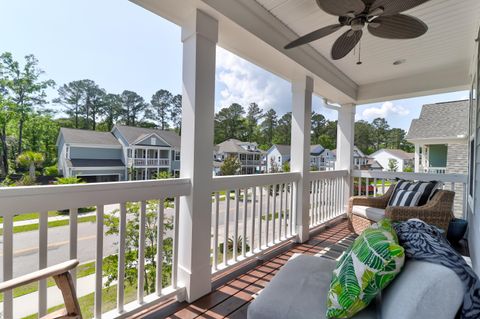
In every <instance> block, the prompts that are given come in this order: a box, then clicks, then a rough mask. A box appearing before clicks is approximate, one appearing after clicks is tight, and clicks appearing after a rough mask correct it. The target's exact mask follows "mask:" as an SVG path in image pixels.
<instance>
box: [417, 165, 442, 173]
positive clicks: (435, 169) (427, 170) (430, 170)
mask: <svg viewBox="0 0 480 319" xmlns="http://www.w3.org/2000/svg"><path fill="white" fill-rule="evenodd" d="M423 172H424V173H428V174H446V173H447V168H446V167H433V166H430V167H426V168H424V169H423Z"/></svg>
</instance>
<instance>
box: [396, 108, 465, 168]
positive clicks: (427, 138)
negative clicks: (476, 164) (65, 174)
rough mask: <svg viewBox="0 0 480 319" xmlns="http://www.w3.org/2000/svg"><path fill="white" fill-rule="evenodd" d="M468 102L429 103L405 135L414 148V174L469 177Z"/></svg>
mask: <svg viewBox="0 0 480 319" xmlns="http://www.w3.org/2000/svg"><path fill="white" fill-rule="evenodd" d="M468 108H469V101H468V100H464V101H453V102H444V103H436V104H426V105H424V106H423V107H422V111H421V113H420V117H419V118H418V119H414V120H413V121H412V123H411V125H410V129H409V130H408V134H407V136H406V139H407V141H409V142H410V143H413V144H414V145H415V160H414V162H415V164H414V166H415V172H426V173H461V174H467V163H468V161H467V158H468V147H467V145H468V143H467V131H468Z"/></svg>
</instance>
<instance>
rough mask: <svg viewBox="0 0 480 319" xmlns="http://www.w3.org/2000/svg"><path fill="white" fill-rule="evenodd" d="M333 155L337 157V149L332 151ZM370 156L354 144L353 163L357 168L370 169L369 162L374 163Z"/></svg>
mask: <svg viewBox="0 0 480 319" xmlns="http://www.w3.org/2000/svg"><path fill="white" fill-rule="evenodd" d="M332 154H333V157H334V159H335V160H336V159H337V150H333V151H332ZM369 159H370V158H369V157H368V156H367V155H365V154H364V153H363V152H362V151H361V150H360V149H359V148H358V147H357V146H353V165H354V166H355V168H357V169H362V168H363V169H368V167H369V163H370V164H373V162H371V161H370V162H369Z"/></svg>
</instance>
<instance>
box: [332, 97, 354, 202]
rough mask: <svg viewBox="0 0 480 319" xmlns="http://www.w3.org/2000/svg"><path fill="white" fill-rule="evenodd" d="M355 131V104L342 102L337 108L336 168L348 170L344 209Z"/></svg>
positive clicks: (350, 183) (350, 185)
mask: <svg viewBox="0 0 480 319" xmlns="http://www.w3.org/2000/svg"><path fill="white" fill-rule="evenodd" d="M354 133H355V104H344V105H342V107H341V108H339V110H338V125H337V160H336V165H335V166H336V169H337V170H348V174H349V175H348V177H347V179H346V180H345V193H344V211H346V206H347V205H348V199H349V198H350V196H352V179H351V177H350V176H351V173H352V171H353V170H354V165H353V146H354V141H355V138H354Z"/></svg>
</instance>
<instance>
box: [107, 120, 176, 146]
mask: <svg viewBox="0 0 480 319" xmlns="http://www.w3.org/2000/svg"><path fill="white" fill-rule="evenodd" d="M115 128H116V129H117V130H118V131H119V132H120V134H122V136H123V137H124V138H125V139H126V140H127V142H128V143H129V144H136V143H137V142H140V141H141V140H143V139H144V138H146V137H147V136H148V135H150V134H156V135H158V137H160V138H161V139H163V140H164V141H165V142H166V143H167V144H168V145H170V146H172V147H173V148H176V149H180V144H181V138H180V136H179V135H178V134H177V133H175V132H174V131H162V130H157V129H152V128H144V127H134V126H124V125H115Z"/></svg>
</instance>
